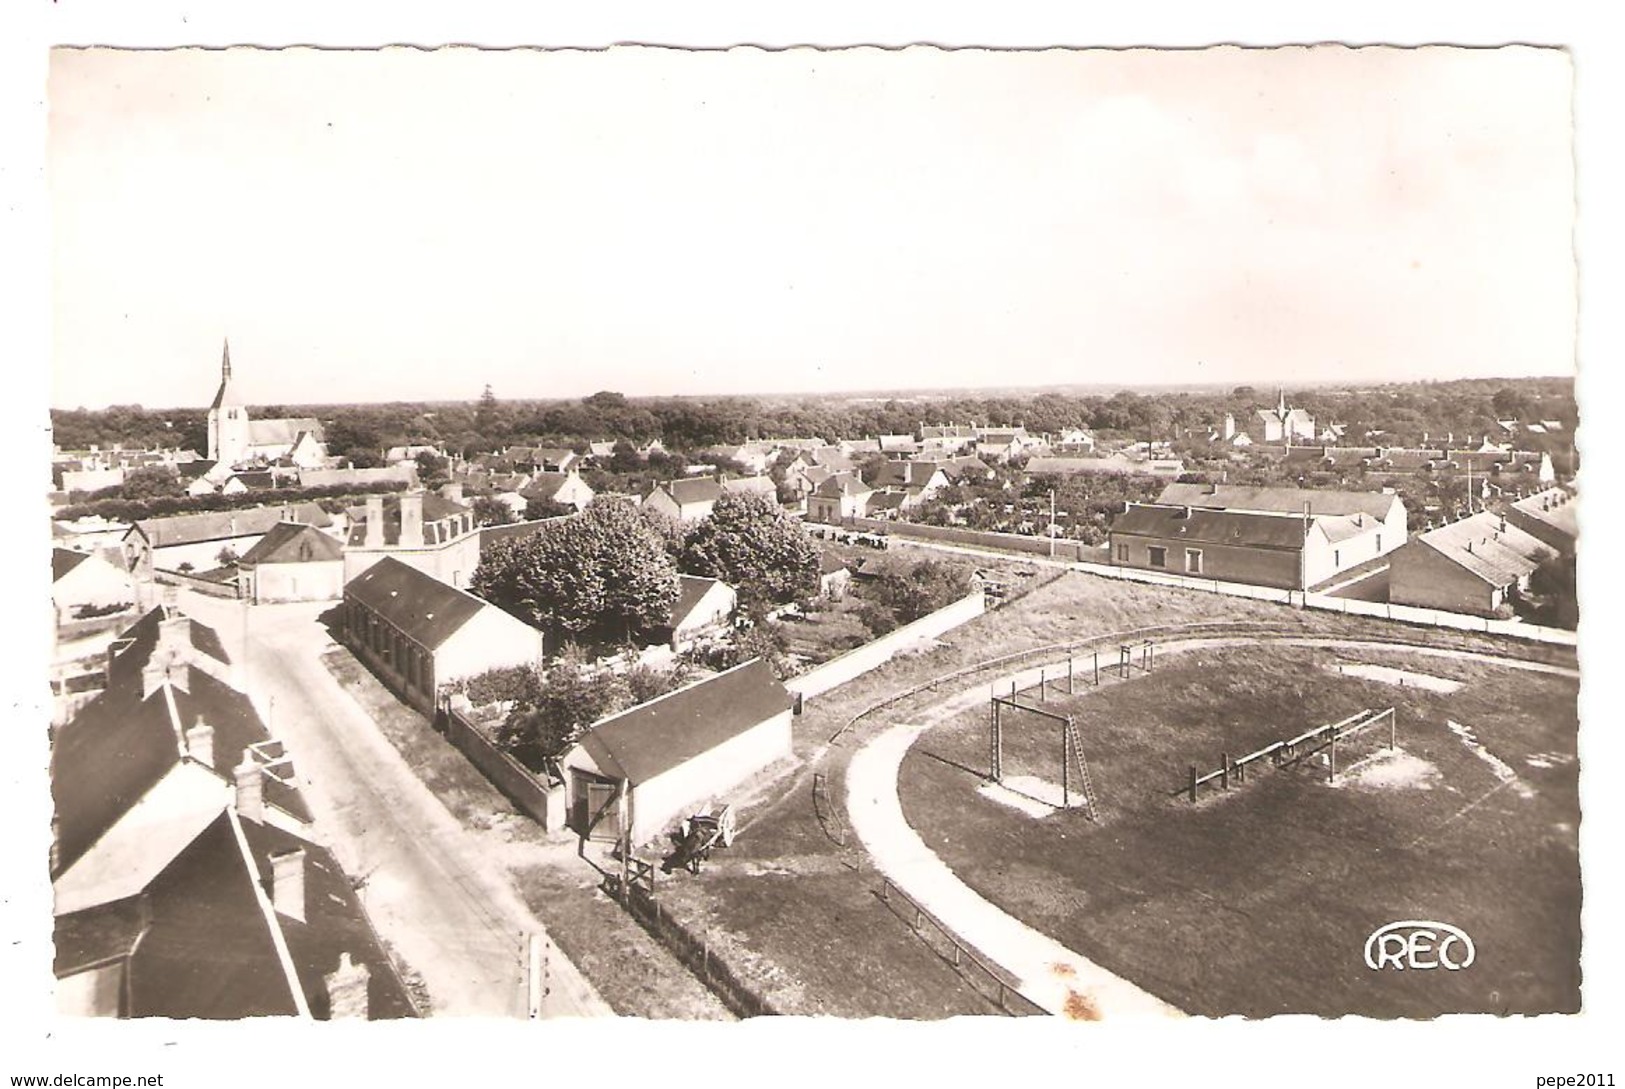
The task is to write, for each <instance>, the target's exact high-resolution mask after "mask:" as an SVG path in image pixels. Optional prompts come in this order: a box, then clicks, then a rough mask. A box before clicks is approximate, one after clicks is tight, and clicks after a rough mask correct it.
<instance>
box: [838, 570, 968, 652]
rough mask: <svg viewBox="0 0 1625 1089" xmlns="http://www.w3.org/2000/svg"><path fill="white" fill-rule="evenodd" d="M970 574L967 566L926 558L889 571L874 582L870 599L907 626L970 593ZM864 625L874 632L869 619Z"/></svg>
mask: <svg viewBox="0 0 1625 1089" xmlns="http://www.w3.org/2000/svg"><path fill="white" fill-rule="evenodd" d="M971 575H972V573H971V569H970V567H969V566H968V565H966V564H962V563H956V562H953V561H951V560H938V559H931V558H927V559H923V560H919V561H917V562H915V563H913V564H911V565H898V566H897V567H894V568H892V569H891V570H888V571H886V572H885V573H884V574H882V575H881V576H880V577H879V578H878V579H876V580H875V583H874V588H873V590H871V591H870V592H869V594H868V595H867V596H869V597H870V598H871V599H872V600H874V601H877V602H879V603H880V604H882V605H885V606H886V607H887V608H889V609H891V611H892V613H893V614H894V615H895V616H896V617H897V619H898V621H899V622H900V623H903V624H907V623H909V622H910V621H912V620H918V619H919V618H920V617H922V616H925V615H927V614H929V613H934V612H936V611H937V610H938V609H941V608H943V607H944V606H947V605H951V604H953V603H954V602H955V601H958V600H959V599H960V598H962V597H964V596H965V595H966V594H968V593H970V591H971ZM864 623H865V625H866V626H869V627H870V628H871V630H873V626H872V625H869V621H868V620H867V619H865V621H864ZM877 634H878V633H877Z"/></svg>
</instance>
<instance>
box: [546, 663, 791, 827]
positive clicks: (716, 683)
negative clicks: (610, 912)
mask: <svg viewBox="0 0 1625 1089" xmlns="http://www.w3.org/2000/svg"><path fill="white" fill-rule="evenodd" d="M792 706H793V701H792V700H791V697H790V693H789V692H788V691H786V689H785V687H784V685H783V684H781V683H780V682H779V680H778V678H777V677H776V676H775V675H774V673H773V669H772V667H771V666H770V665H768V663H767V662H765V661H763V660H762V659H760V658H756V659H752V660H751V661H749V662H746V663H744V664H742V665H737V666H735V667H733V668H732V669H729V670H726V671H724V672H722V673H719V674H717V675H715V676H713V677H708V678H706V679H704V680H700V681H696V682H694V683H692V684H688V685H685V686H683V687H682V688H679V689H677V690H675V691H673V692H668V693H666V694H665V695H664V696H660V697H659V698H657V699H653V700H650V701H649V702H648V703H644V704H640V705H638V706H637V707H633V708H631V709H629V710H626V711H622V712H621V713H619V714H616V715H611V716H610V717H608V718H605V719H602V720H600V721H599V722H597V723H594V724H593V726H592V727H591V728H589V729H588V730H587V732H586V733H585V734H583V735H582V737H581V740H580V741H578V742H577V743H576V744H575V745H574V746H572V747H571V748H570V750H569V751H568V752H566V753H565V755H564V757H563V759H562V761H561V764H562V766H563V769H564V776H565V784H566V789H567V790H568V791H569V795H568V798H569V812H570V826H571V827H572V828H574V829H575V830H576V832H577V833H578V834H579V835H581V836H584V837H587V838H590V839H595V840H611V841H613V840H616V839H618V838H620V836H621V835H622V834H623V830H624V833H625V834H626V835H627V837H628V838H629V840H630V843H631V845H632V846H633V847H634V848H635V847H637V846H638V845H641V844H644V843H648V842H649V841H651V840H653V839H655V838H656V837H658V836H659V835H660V834H661V832H662V831H664V830H665V829H667V828H669V827H671V826H672V825H673V824H675V823H676V822H677V821H680V820H681V819H682V818H684V817H686V816H688V815H689V813H690V812H691V810H692V809H693V808H694V807H696V806H699V805H701V804H705V803H707V802H724V801H726V800H727V799H728V795H729V792H730V791H733V790H736V789H737V788H739V787H740V786H741V785H742V784H743V783H744V782H745V781H746V780H748V779H749V778H751V777H752V776H754V775H757V774H759V773H761V772H762V771H764V770H765V769H767V768H769V767H771V766H772V765H773V764H775V763H778V762H779V761H782V760H786V759H788V758H790V757H791V755H792V750H791V744H790V715H791V708H792Z"/></svg>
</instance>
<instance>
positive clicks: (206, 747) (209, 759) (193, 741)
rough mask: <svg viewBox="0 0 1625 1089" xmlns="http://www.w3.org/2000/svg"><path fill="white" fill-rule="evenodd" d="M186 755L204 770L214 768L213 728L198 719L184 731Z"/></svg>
mask: <svg viewBox="0 0 1625 1089" xmlns="http://www.w3.org/2000/svg"><path fill="white" fill-rule="evenodd" d="M186 754H187V755H188V756H190V757H191V758H192V759H193V760H196V761H197V762H198V763H200V764H202V765H203V766H204V767H206V768H212V767H214V727H213V726H210V725H209V724H208V723H207V722H204V721H203V720H202V719H198V720H197V722H195V723H194V724H193V725H192V727H191V729H189V730H187V731H186Z"/></svg>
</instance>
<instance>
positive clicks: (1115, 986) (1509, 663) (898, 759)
mask: <svg viewBox="0 0 1625 1089" xmlns="http://www.w3.org/2000/svg"><path fill="white" fill-rule="evenodd" d="M1261 644H1269V645H1274V646H1298V647H1320V648H1335V649H1339V650H1355V651H1360V650H1368V651H1371V652H1374V653H1375V652H1388V653H1391V652H1393V651H1396V650H1402V651H1404V652H1406V653H1410V654H1418V655H1424V656H1430V657H1440V658H1449V659H1455V660H1458V661H1472V662H1487V663H1491V664H1494V665H1501V666H1506V667H1508V668H1512V669H1522V670H1526V671H1529V672H1536V673H1546V674H1554V675H1558V676H1565V677H1574V678H1578V676H1579V671H1578V670H1575V669H1569V668H1566V667H1563V666H1552V665H1546V664H1544V663H1540V662H1527V661H1521V660H1516V659H1508V658H1502V657H1498V656H1496V655H1491V654H1481V653H1477V652H1474V651H1460V650H1448V649H1443V648H1437V647H1424V646H1412V645H1407V644H1396V643H1386V642H1376V641H1368V640H1358V639H1335V638H1317V637H1313V636H1281V637H1268V636H1265V637H1252V638H1248V637H1235V636H1228V637H1223V636H1218V637H1211V638H1192V639H1184V640H1175V641H1170V642H1168V643H1159V644H1158V645H1157V654H1158V655H1159V656H1161V655H1165V654H1175V653H1180V652H1183V651H1191V650H1202V649H1213V648H1230V647H1243V646H1254V645H1261ZM1053 664H1054V663H1046V664H1045V665H1049V666H1053ZM1045 665H1035V666H1033V667H1031V668H1028V669H1024V670H1021V671H1020V672H1017V673H1013V674H1010V675H1008V676H1005V677H1002V678H1000V679H999V680H997V681H989V680H987V679H985V678H984V679H983V680H981V681H979V682H978V683H976V684H975V685H973V686H971V687H969V688H967V689H965V690H963V691H961V692H959V693H957V694H956V695H953V696H950V697H948V698H946V699H944V700H941V701H939V702H938V703H936V704H934V705H932V706H931V707H930V708H929V709H928V710H926V711H924V712H921V713H919V714H918V715H917V718H918V721H917V722H914V723H899V724H897V725H894V726H891V727H889V728H887V729H885V730H883V731H882V732H881V733H879V734H878V735H876V736H875V737H873V738H871V739H870V740H869V741H868V742H866V743H865V744H864V745H863V747H862V748H861V749H859V750H858V751H857V752H856V753H855V754H854V755H853V757H852V760H851V763H850V764H849V765H848V766H847V813H848V818H849V820H850V822H851V825H852V829H853V831H854V832H855V833H857V836H858V838H859V839H860V840H861V841H862V843H863V845H864V847H865V848H866V849H867V850H868V852H869V854H870V856H871V857H872V858H873V859H874V862H875V865H876V867H877V868H878V869H880V871H881V872H883V873H884V874H885V875H886V876H887V877H888V878H890V879H891V880H892V881H893V882H895V883H896V885H897V886H898V887H899V888H901V889H902V890H903V891H904V892H905V893H907V894H908V895H909V896H910V897H911V898H912V899H914V900H915V901H916V902H917V903H919V904H920V905H922V906H923V907H924V908H925V909H926V910H927V911H929V912H931V913H932V914H933V915H935V916H936V917H937V918H938V919H940V920H941V921H942V922H943V924H944V925H946V926H947V927H948V928H949V929H950V930H952V931H953V932H954V933H955V934H957V935H958V936H959V938H960V939H961V940H962V941H965V942H967V943H969V944H970V945H972V946H974V947H975V948H976V949H978V950H979V951H980V952H981V953H982V954H983V955H984V956H986V957H988V958H989V959H991V960H993V961H994V962H996V963H997V964H999V965H1000V966H1001V967H1003V968H1004V969H1006V970H1007V971H1009V972H1010V973H1011V974H1012V975H1013V976H1014V977H1015V978H1016V979H1017V981H1018V985H1017V989H1018V990H1019V991H1020V992H1021V993H1022V994H1023V995H1024V996H1026V997H1027V998H1029V999H1031V1000H1032V1001H1033V1002H1035V1003H1037V1004H1038V1005H1039V1006H1041V1007H1043V1008H1044V1009H1046V1010H1048V1011H1049V1012H1051V1013H1053V1014H1056V1015H1059V1016H1071V1017H1099V1018H1102V1019H1108V1018H1112V1019H1115V1018H1126V1017H1152V1016H1164V1017H1168V1016H1180V1015H1181V1014H1180V1011H1179V1010H1177V1009H1176V1008H1174V1007H1173V1006H1170V1005H1169V1004H1167V1003H1166V1002H1163V1001H1162V1000H1161V999H1158V998H1156V997H1155V996H1154V995H1151V994H1149V993H1148V992H1146V991H1144V990H1142V989H1141V988H1139V987H1137V986H1136V985H1134V984H1133V983H1131V982H1129V981H1128V980H1126V979H1123V978H1122V977H1120V976H1117V975H1114V974H1113V973H1111V972H1108V971H1107V970H1106V969H1104V968H1102V967H1100V966H1099V965H1098V964H1095V963H1094V962H1093V961H1091V960H1089V959H1088V958H1086V957H1083V956H1081V955H1079V954H1078V953H1075V952H1073V951H1072V950H1070V949H1068V948H1067V947H1066V946H1064V945H1062V944H1061V943H1060V942H1057V941H1055V940H1054V939H1053V938H1050V937H1048V936H1046V935H1044V934H1041V933H1039V932H1038V931H1037V930H1034V929H1033V928H1032V927H1030V926H1028V925H1026V924H1025V923H1023V922H1021V921H1020V920H1019V919H1016V918H1014V917H1013V916H1010V915H1008V914H1006V913H1005V912H1004V911H1003V910H1002V909H1000V908H998V907H996V906H995V905H994V904H992V903H991V902H989V901H987V900H985V899H983V898H982V897H981V896H980V895H978V894H977V893H976V892H975V891H974V890H972V889H971V888H970V887H969V886H968V885H966V884H965V883H964V882H963V881H961V880H960V879H959V878H958V876H957V875H955V874H954V872H953V871H952V870H951V869H949V867H948V866H947V864H946V863H944V862H943V861H942V859H941V858H939V857H938V856H937V855H936V853H935V852H933V851H932V850H931V849H930V848H928V847H927V846H926V845H925V843H924V841H923V840H921V839H920V837H919V835H918V834H917V833H916V832H915V831H914V829H913V828H911V827H909V824H908V820H907V818H906V817H905V816H904V815H903V808H902V803H901V801H900V799H899V797H898V791H897V779H898V773H899V771H900V770H901V767H902V763H903V757H904V756H906V755H907V753H908V751H909V749H910V748H911V747H912V746H913V744H914V742H915V741H916V740H918V739H919V737H920V736H921V735H922V734H923V733H925V731H926V730H928V729H930V728H931V727H932V726H934V725H936V724H937V723H939V722H944V721H947V720H948V719H951V718H953V717H954V716H955V715H957V714H959V713H960V712H962V711H964V710H966V709H968V708H970V707H974V706H977V705H979V704H980V703H982V701H983V700H985V699H986V698H987V693H988V691H989V686H990V684H993V685H996V686H997V687H999V688H1004V687H1007V686H1008V685H1009V684H1010V683H1011V682H1012V681H1014V682H1015V683H1016V685H1017V686H1018V687H1020V688H1023V689H1025V688H1027V687H1029V686H1032V685H1036V684H1038V683H1039V678H1040V675H1041V673H1040V671H1041V670H1042V669H1043V668H1045Z"/></svg>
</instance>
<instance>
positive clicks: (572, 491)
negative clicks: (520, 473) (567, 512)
mask: <svg viewBox="0 0 1625 1089" xmlns="http://www.w3.org/2000/svg"><path fill="white" fill-rule="evenodd" d="M519 496H520V498H521V499H524V500H525V502H526V503H527V504H528V503H530V502H531V501H533V500H535V501H545V502H551V503H557V504H559V505H560V506H564V507H572V508H574V509H575V510H576V511H578V512H579V511H584V510H586V509H587V504H589V503H591V502H592V497H593V490H592V485H590V484H588V483H587V482H586V481H585V480H582V479H581V473H580V472H579V471H578V470H576V469H575V468H571V469H570V470H569V471H568V472H562V473H560V472H552V471H545V472H539V473H536V474H535V475H534V476H532V477H531V478H530V482H529V483H528V484H526V485H525V486H524V487H523V488H521V489H520V490H519Z"/></svg>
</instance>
